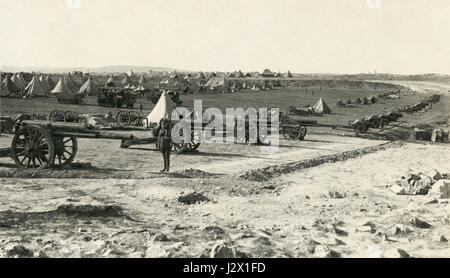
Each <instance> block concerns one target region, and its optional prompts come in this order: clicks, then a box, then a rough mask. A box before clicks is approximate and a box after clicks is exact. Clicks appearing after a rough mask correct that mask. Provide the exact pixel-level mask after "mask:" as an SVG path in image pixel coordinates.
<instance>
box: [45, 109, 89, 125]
mask: <svg viewBox="0 0 450 278" xmlns="http://www.w3.org/2000/svg"><path fill="white" fill-rule="evenodd" d="M48 119H49V120H50V121H52V122H67V123H84V122H86V119H85V118H84V117H83V116H82V115H80V114H78V113H77V112H75V111H72V110H67V111H62V110H58V109H55V110H53V111H52V112H50V114H49V116H48Z"/></svg>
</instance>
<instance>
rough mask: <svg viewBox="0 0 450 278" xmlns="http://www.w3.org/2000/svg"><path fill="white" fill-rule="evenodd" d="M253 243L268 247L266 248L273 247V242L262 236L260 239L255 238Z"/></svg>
mask: <svg viewBox="0 0 450 278" xmlns="http://www.w3.org/2000/svg"><path fill="white" fill-rule="evenodd" d="M253 243H255V244H258V245H266V246H270V245H272V242H271V240H270V238H268V237H264V236H260V237H257V238H255V239H254V240H253Z"/></svg>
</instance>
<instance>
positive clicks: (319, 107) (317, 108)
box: [313, 98, 331, 114]
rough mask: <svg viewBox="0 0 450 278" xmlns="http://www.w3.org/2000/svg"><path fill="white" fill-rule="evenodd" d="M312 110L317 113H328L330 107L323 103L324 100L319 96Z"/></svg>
mask: <svg viewBox="0 0 450 278" xmlns="http://www.w3.org/2000/svg"><path fill="white" fill-rule="evenodd" d="M313 109H314V112H315V113H317V114H330V113H331V109H330V107H328V105H327V104H326V103H325V101H324V100H323V99H322V98H319V100H318V101H317V103H316V104H314V106H313Z"/></svg>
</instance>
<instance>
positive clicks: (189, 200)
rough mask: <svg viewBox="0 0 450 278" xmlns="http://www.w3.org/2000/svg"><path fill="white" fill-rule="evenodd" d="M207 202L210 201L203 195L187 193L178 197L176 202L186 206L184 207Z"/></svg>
mask: <svg viewBox="0 0 450 278" xmlns="http://www.w3.org/2000/svg"><path fill="white" fill-rule="evenodd" d="M209 201H210V200H209V199H208V198H207V197H205V196H204V195H203V194H201V193H197V192H193V193H189V194H187V195H184V196H180V197H178V202H180V203H183V204H186V205H193V204H197V203H202V202H209Z"/></svg>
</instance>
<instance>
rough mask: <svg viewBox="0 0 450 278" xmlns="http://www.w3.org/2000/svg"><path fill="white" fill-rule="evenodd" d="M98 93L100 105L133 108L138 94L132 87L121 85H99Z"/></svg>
mask: <svg viewBox="0 0 450 278" xmlns="http://www.w3.org/2000/svg"><path fill="white" fill-rule="evenodd" d="M99 89H100V93H99V95H98V99H97V102H98V105H100V106H102V107H117V108H121V107H122V106H124V105H125V106H126V107H127V108H133V106H134V104H135V103H136V100H137V97H138V95H137V94H136V93H135V92H134V91H133V90H132V89H125V88H121V87H107V86H103V87H100V88H99Z"/></svg>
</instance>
